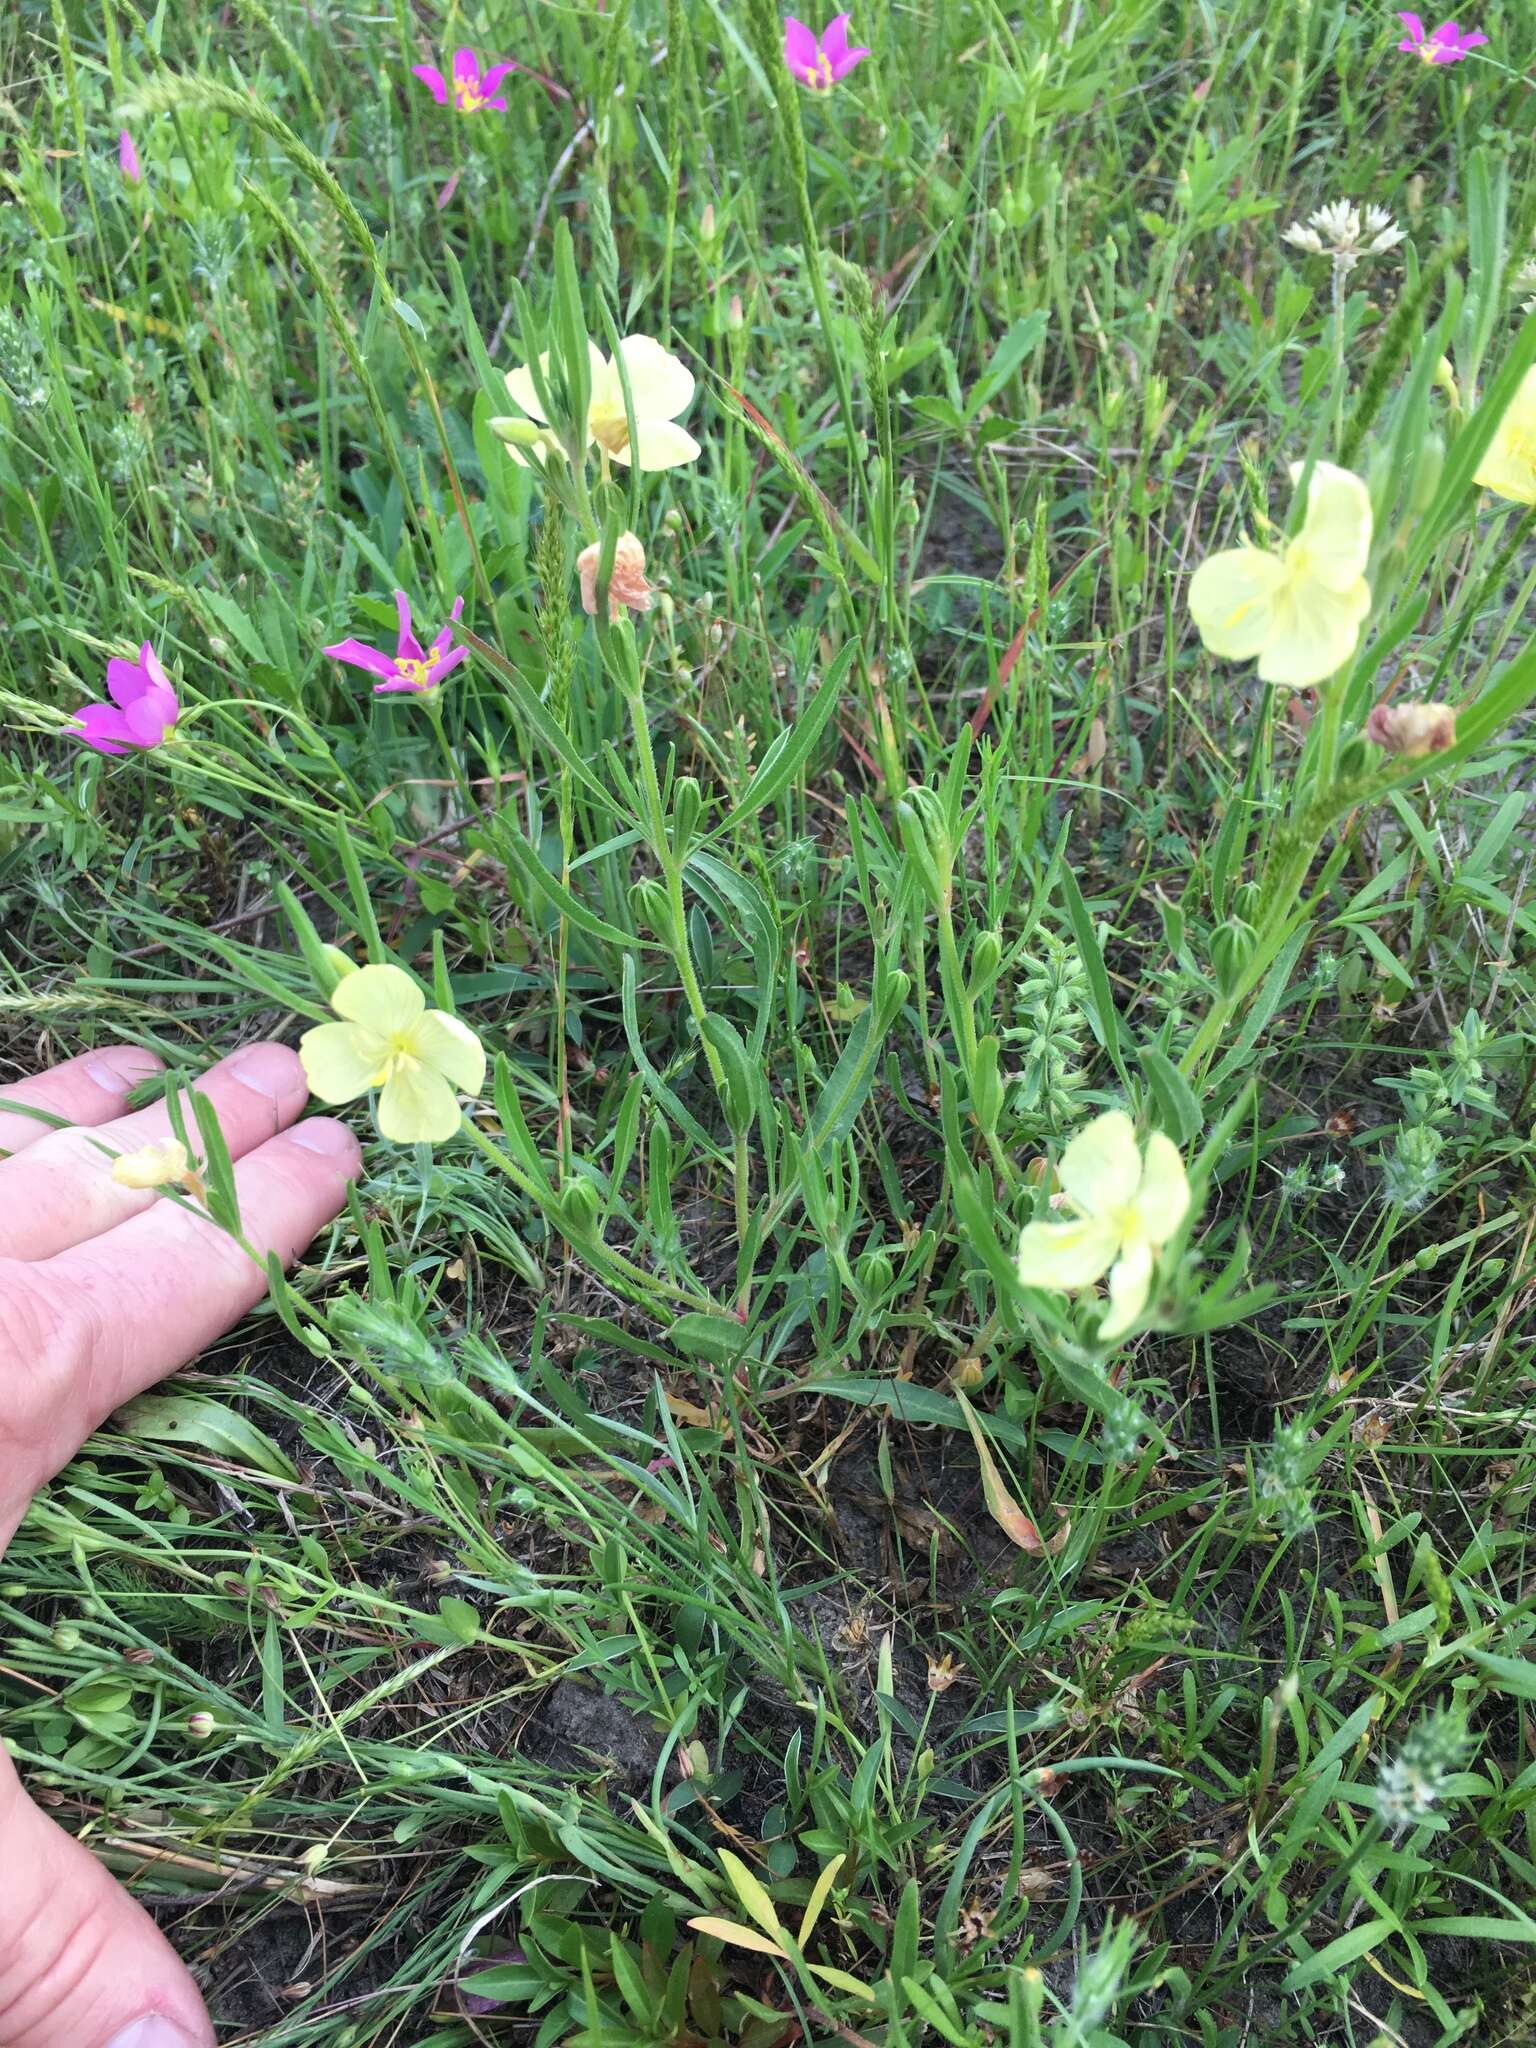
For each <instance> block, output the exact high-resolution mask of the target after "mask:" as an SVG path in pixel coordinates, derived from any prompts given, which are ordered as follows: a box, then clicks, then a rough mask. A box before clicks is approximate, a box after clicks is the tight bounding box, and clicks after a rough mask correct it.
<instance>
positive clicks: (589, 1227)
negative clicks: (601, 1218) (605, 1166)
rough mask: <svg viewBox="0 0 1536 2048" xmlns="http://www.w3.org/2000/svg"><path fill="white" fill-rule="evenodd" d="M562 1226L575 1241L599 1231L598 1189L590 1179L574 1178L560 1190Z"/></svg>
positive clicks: (577, 1241) (578, 1241)
mask: <svg viewBox="0 0 1536 2048" xmlns="http://www.w3.org/2000/svg"><path fill="white" fill-rule="evenodd" d="M559 1209H560V1228H561V1230H562V1231H563V1232H564V1233H565V1235H566V1236H567V1237H568V1238H570V1239H571V1240H572V1241H573V1242H574V1243H578V1244H579V1243H580V1242H582V1240H584V1239H586V1238H589V1237H592V1236H594V1235H595V1234H596V1231H597V1190H596V1188H594V1187H593V1186H592V1183H591V1182H590V1181H585V1180H572V1181H567V1183H566V1185H565V1186H564V1187H563V1188H562V1189H561V1190H560V1196H559Z"/></svg>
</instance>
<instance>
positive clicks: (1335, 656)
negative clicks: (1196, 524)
mask: <svg viewBox="0 0 1536 2048" xmlns="http://www.w3.org/2000/svg"><path fill="white" fill-rule="evenodd" d="M1301 473H1302V465H1301V464H1300V463H1299V462H1293V463H1292V464H1291V481H1292V483H1295V482H1296V481H1297V480H1298V479H1299V477H1300V476H1301ZM1370 552H1371V498H1370V493H1369V492H1368V491H1367V489H1366V487H1365V485H1364V484H1363V483H1362V482H1361V480H1360V478H1359V477H1357V476H1356V475H1354V474H1353V472H1352V471H1350V470H1347V469H1340V468H1338V467H1337V465H1336V464H1334V463H1332V462H1318V463H1314V464H1313V466H1312V477H1311V481H1310V483H1309V484H1308V487H1307V510H1306V517H1305V518H1304V519H1303V521H1302V525H1301V531H1300V532H1299V533H1298V534H1296V536H1295V537H1294V539H1291V540H1288V541H1287V542H1286V543H1285V545H1284V546H1283V547H1282V548H1281V549H1280V550H1279V551H1278V552H1274V551H1272V550H1270V549H1268V548H1256V547H1248V546H1244V547H1240V548H1223V549H1222V550H1221V552H1220V553H1219V554H1215V555H1212V556H1210V557H1209V559H1208V560H1206V561H1204V562H1202V563H1201V564H1200V567H1199V568H1198V569H1197V570H1196V571H1195V573H1194V575H1193V577H1192V578H1191V579H1190V585H1189V610H1190V615H1191V617H1192V618H1193V619H1194V622H1195V624H1196V626H1197V627H1198V628H1199V631H1200V638H1201V639H1202V640H1203V641H1204V642H1205V644H1206V646H1207V647H1208V648H1209V649H1210V651H1211V653H1212V654H1215V655H1219V656H1220V657H1221V658H1222V660H1224V661H1253V660H1254V659H1255V658H1257V660H1258V664H1259V677H1260V680H1261V681H1263V682H1266V683H1279V684H1282V685H1284V686H1286V687H1288V688H1290V689H1293V690H1302V689H1309V688H1310V687H1311V686H1312V684H1314V683H1321V682H1325V681H1326V680H1327V679H1328V677H1329V676H1331V675H1333V674H1334V673H1335V672H1336V671H1337V670H1339V669H1341V668H1342V667H1343V666H1344V664H1345V662H1346V661H1348V660H1349V658H1350V656H1351V655H1352V654H1353V653H1354V651H1355V647H1356V644H1357V643H1358V641H1359V638H1360V628H1361V626H1362V625H1364V623H1365V620H1366V616H1367V614H1368V613H1369V611H1370V609H1371V589H1370V585H1369V584H1368V583H1367V582H1366V580H1365V565H1366V561H1367V559H1368V558H1369V556H1370Z"/></svg>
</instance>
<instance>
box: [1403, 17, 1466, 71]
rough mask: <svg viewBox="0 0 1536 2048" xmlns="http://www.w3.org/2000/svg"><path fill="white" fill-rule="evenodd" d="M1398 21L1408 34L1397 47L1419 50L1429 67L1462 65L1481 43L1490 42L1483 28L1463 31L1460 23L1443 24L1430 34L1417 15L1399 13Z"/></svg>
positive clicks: (1444, 22)
mask: <svg viewBox="0 0 1536 2048" xmlns="http://www.w3.org/2000/svg"><path fill="white" fill-rule="evenodd" d="M1397 18H1398V20H1399V21H1400V22H1401V23H1402V24H1403V27H1404V28H1405V29H1407V31H1408V33H1407V35H1405V36H1404V37H1403V40H1402V41H1401V42H1400V43H1399V44H1398V46H1397V47H1398V48H1399V49H1400V50H1417V51H1418V53H1419V56H1420V58H1421V59H1422V61H1423V62H1424V63H1426V64H1459V63H1460V62H1461V60H1462V58H1463V57H1470V56H1471V54H1472V52H1473V51H1474V50H1475V49H1477V47H1478V46H1479V44H1481V43H1486V42H1487V40H1488V38H1487V37H1486V36H1485V35H1484V34H1483V32H1482V30H1481V29H1475V28H1474V29H1463V28H1462V26H1461V23H1460V22H1459V21H1442V22H1441V24H1440V26H1439V27H1438V28H1437V29H1436V30H1435V32H1434V34H1433V35H1429V34H1426V33H1425V29H1424V23H1423V21H1422V19H1421V18H1420V16H1418V15H1417V14H1399V15H1398V17H1397Z"/></svg>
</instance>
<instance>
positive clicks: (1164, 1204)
mask: <svg viewBox="0 0 1536 2048" xmlns="http://www.w3.org/2000/svg"><path fill="white" fill-rule="evenodd" d="M1188 1213H1189V1178H1188V1176H1187V1175H1186V1173H1185V1171H1184V1161H1183V1160H1182V1159H1181V1158H1180V1157H1179V1148H1178V1146H1177V1145H1175V1144H1174V1142H1173V1140H1172V1139H1171V1138H1169V1137H1166V1136H1165V1135H1164V1134H1163V1132H1161V1131H1154V1132H1153V1133H1152V1135H1151V1137H1150V1138H1148V1140H1147V1156H1146V1160H1145V1162H1144V1163H1143V1166H1142V1169H1141V1185H1140V1187H1138V1188H1137V1190H1136V1195H1135V1199H1134V1200H1133V1201H1132V1203H1131V1214H1132V1215H1133V1216H1134V1218H1135V1220H1136V1224H1137V1228H1138V1230H1139V1231H1140V1233H1141V1235H1142V1236H1144V1237H1145V1238H1146V1240H1147V1242H1148V1244H1151V1245H1164V1244H1166V1243H1167V1242H1168V1240H1169V1238H1170V1237H1172V1236H1173V1234H1174V1232H1175V1231H1176V1230H1177V1229H1178V1227H1179V1225H1180V1224H1181V1223H1182V1222H1183V1221H1184V1218H1185V1217H1186V1216H1187V1215H1188Z"/></svg>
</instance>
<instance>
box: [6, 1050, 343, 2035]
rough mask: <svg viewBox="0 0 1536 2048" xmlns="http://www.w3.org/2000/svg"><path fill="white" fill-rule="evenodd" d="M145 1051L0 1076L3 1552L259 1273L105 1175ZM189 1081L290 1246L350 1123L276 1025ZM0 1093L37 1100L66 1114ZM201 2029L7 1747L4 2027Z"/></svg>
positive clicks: (180, 1978) (133, 1145) (260, 1233)
mask: <svg viewBox="0 0 1536 2048" xmlns="http://www.w3.org/2000/svg"><path fill="white" fill-rule="evenodd" d="M159 1067H160V1062H159V1061H158V1060H157V1059H155V1058H154V1056H153V1055H152V1054H150V1053H146V1052H141V1051H138V1050H137V1049H136V1048H134V1047H132V1046H114V1047H110V1048H108V1049H107V1050H106V1051H104V1052H100V1053H87V1054H84V1055H82V1056H81V1057H80V1058H79V1059H73V1060H68V1061H66V1062H65V1063H64V1065H63V1066H59V1067H54V1068H53V1069H51V1071H50V1072H48V1073H46V1074H39V1075H38V1076H36V1077H35V1078H34V1079H31V1080H27V1081H22V1082H19V1083H16V1084H14V1085H10V1086H7V1085H6V1084H5V1083H4V1082H0V1552H3V1550H4V1548H5V1545H6V1544H7V1543H8V1542H9V1540H10V1538H11V1537H12V1536H13V1535H14V1534H15V1531H16V1525H17V1523H18V1522H19V1521H20V1520H21V1517H22V1515H23V1514H24V1513H25V1511H26V1507H27V1502H28V1501H29V1500H30V1498H31V1496H32V1495H33V1493H35V1492H36V1490H37V1488H38V1487H39V1486H41V1485H42V1484H43V1483H44V1481H45V1480H47V1479H50V1478H51V1477H52V1476H53V1474H54V1473H55V1472H57V1471H58V1470H59V1469H60V1467H61V1466H63V1465H65V1464H67V1463H68V1461H69V1459H70V1458H72V1457H73V1456H74V1454H75V1452H76V1451H77V1450H78V1449H79V1448H80V1446H81V1444H82V1443H83V1442H84V1441H85V1439H86V1438H87V1437H88V1436H89V1435H90V1433H91V1431H92V1430H93V1429H95V1428H96V1427H97V1425H98V1424H99V1423H101V1422H103V1421H104V1420H105V1419H106V1417H107V1416H108V1415H110V1414H111V1413H112V1411H113V1409H114V1408H117V1407H120V1406H121V1405H122V1403H123V1402H124V1401H127V1400H130V1399H131V1398H132V1396H133V1395H135V1394H138V1393H142V1392H143V1390H144V1389H145V1388H146V1387H148V1386H152V1385H153V1384H154V1382H155V1381H156V1380H158V1379H160V1378H162V1377H163V1376H164V1375H165V1374H166V1373H168V1372H173V1371H174V1370H175V1369H176V1367H177V1366H178V1365H183V1364H185V1363H186V1361H187V1360H188V1359H189V1358H193V1357H195V1356H196V1355H197V1353H198V1352H199V1351H201V1350H202V1349H203V1348H204V1347H205V1346H206V1345H208V1344H211V1343H212V1342H213V1341H214V1340H215V1339H216V1338H218V1337H220V1336H222V1335H223V1334H224V1332H225V1331H226V1330H228V1329H229V1328H231V1326H232V1325H233V1324H234V1323H236V1322H238V1320H239V1319H240V1317H241V1316H242V1315H244V1314H245V1312H246V1310H247V1309H249V1308H251V1307H253V1306H254V1305H255V1303H256V1302H257V1301H259V1300H260V1299H261V1297H262V1295H263V1294H264V1293H265V1291H266V1280H265V1276H264V1275H263V1273H262V1272H261V1271H260V1269H259V1268H258V1267H257V1266H255V1265H254V1264H253V1263H252V1261H251V1259H250V1258H249V1257H248V1256H247V1255H246V1253H245V1252H243V1251H242V1250H241V1249H240V1248H239V1246H238V1245H236V1244H235V1243H234V1241H233V1240H232V1239H231V1238H230V1237H228V1236H227V1235H226V1234H225V1233H224V1232H223V1231H221V1230H219V1229H218V1228H216V1227H215V1226H214V1225H213V1224H211V1223H209V1222H207V1221H205V1220H204V1219H203V1218H202V1217H200V1216H197V1215H195V1214H193V1213H191V1212H190V1211H189V1210H187V1209H186V1208H184V1207H182V1206H180V1205H179V1204H178V1203H176V1202H171V1201H165V1200H162V1199H161V1198H160V1197H158V1196H157V1195H155V1194H154V1193H152V1192H147V1191H140V1190H138V1189H133V1188H127V1187H121V1186H119V1185H118V1184H117V1183H116V1182H115V1181H114V1180H113V1179H112V1156H113V1155H115V1154H117V1153H121V1152H134V1151H137V1150H138V1149H139V1148H140V1147H141V1146H144V1145H148V1144H154V1143H157V1142H163V1141H164V1140H166V1139H168V1138H169V1137H170V1136H171V1135H172V1133H171V1125H170V1119H169V1117H168V1116H167V1114H166V1111H165V1107H164V1105H163V1104H160V1103H157V1104H155V1105H154V1106H152V1107H151V1108H149V1109H143V1110H139V1111H137V1112H135V1113H133V1114H125V1113H124V1108H125V1102H126V1098H127V1095H128V1092H129V1090H130V1089H131V1088H132V1087H133V1086H134V1085H135V1084H136V1083H137V1082H139V1081H142V1080H143V1079H145V1077H146V1076H148V1075H150V1074H152V1073H155V1072H157V1071H158V1070H159ZM198 1092H199V1093H200V1094H202V1095H205V1096H206V1097H207V1098H208V1100H209V1101H210V1102H211V1103H212V1104H213V1106H214V1108H215V1110H216V1111H217V1112H218V1117H219V1123H220V1126H221V1128H222V1129H223V1132H224V1136H225V1138H226V1140H227V1142H228V1145H229V1150H230V1154H231V1156H232V1157H233V1159H234V1160H235V1162H236V1163H235V1184H236V1186H237V1188H238V1189H239V1194H240V1214H241V1221H242V1224H243V1226H244V1230H245V1234H246V1237H247V1239H248V1241H249V1242H250V1244H251V1245H252V1246H253V1247H254V1248H255V1249H256V1250H257V1251H260V1252H263V1253H265V1252H268V1251H275V1252H277V1253H278V1255H279V1257H281V1258H282V1259H283V1261H284V1262H285V1263H286V1262H287V1261H288V1260H289V1259H291V1258H293V1257H294V1255H295V1254H296V1253H298V1252H299V1251H301V1250H302V1249H303V1248H304V1246H305V1245H307V1244H308V1243H309V1240H310V1239H311V1238H312V1237H313V1236H314V1234H315V1232H316V1231H317V1230H318V1229H319V1228H320V1227H321V1225H322V1224H323V1223H325V1222H327V1221H328V1220H329V1219H330V1218H331V1217H332V1216H334V1215H335V1214H336V1212H337V1210H338V1209H340V1207H341V1205H342V1203H343V1201H344V1200H345V1198H346V1189H347V1183H348V1182H349V1181H350V1180H351V1179H353V1178H354V1176H355V1175H356V1173H357V1170H358V1164H359V1156H358V1148H357V1141H356V1139H355V1138H354V1137H353V1136H352V1134H351V1132H350V1131H349V1130H348V1129H347V1128H346V1126H345V1125H344V1124H341V1123H337V1122H336V1121H335V1120H334V1119H332V1118H330V1117H311V1118H309V1119H307V1120H306V1121H305V1122H304V1123H302V1124H296V1122H295V1120H296V1118H297V1117H298V1115H299V1113H300V1111H301V1110H302V1109H303V1107H304V1105H305V1102H306V1101H307V1100H308V1096H309V1089H308V1085H307V1083H306V1082H305V1079H304V1074H303V1070H302V1068H301V1067H300V1065H299V1062H298V1058H297V1056H296V1055H295V1054H294V1053H292V1052H290V1051H288V1049H287V1048H286V1047H284V1046H280V1045H266V1044H264V1045H253V1046H247V1047H245V1049H244V1050H243V1051H241V1052H237V1053H233V1054H231V1056H230V1057H229V1058H228V1059H225V1060H220V1061H219V1063H218V1065H217V1066H215V1067H211V1068H210V1069H209V1071H208V1072H207V1074H205V1075H204V1077H203V1079H202V1080H201V1081H200V1082H199V1083H198ZM8 1104H17V1105H26V1106H27V1107H28V1108H31V1109H41V1110H46V1111H48V1112H49V1113H50V1114H51V1115H53V1116H56V1117H63V1118H64V1119H65V1120H66V1123H67V1125H68V1128H64V1129H51V1128H50V1126H49V1125H48V1124H46V1123H44V1122H41V1121H39V1120H38V1119H37V1118H35V1117H29V1116H25V1115H22V1114H20V1113H18V1111H16V1110H14V1109H12V1110H8V1109H7V1105H8ZM188 1123H189V1125H190V1118H189V1119H188ZM290 1127H291V1128H290ZM103 1146H105V1148H106V1149H105V1150H103V1149H100V1148H101V1147H103ZM212 2042H213V2032H212V2029H211V2027H210V2026H209V2023H208V2017H207V2014H206V2013H205V2011H204V2009H203V2002H202V1999H201V1998H200V1997H199V1995H198V1992H197V1987H196V1986H195V1985H194V1983H193V1981H192V1979H191V1977H190V1975H189V1974H188V1973H187V1971H186V1969H185V1968H184V1967H183V1966H182V1964H181V1963H180V1962H179V1961H178V1959H177V1957H176V1956H175V1955H174V1953H173V1952H172V1950H171V1947H170V1944H169V1943H168V1942H167V1941H166V1940H165V1937H164V1936H163V1935H162V1934H161V1933H160V1931H159V1929H158V1928H157V1927H156V1926H155V1925H154V1922H153V1921H152V1920H151V1919H150V1917H149V1915H148V1914H147V1913H145V1912H144V1910H143V1909H142V1908H141V1907H140V1906H138V1905H136V1904H135V1903H134V1901H133V1900H132V1899H131V1898H130V1897H129V1896H128V1894H127V1893H126V1892H125V1891H123V1890H122V1889H121V1888H120V1887H119V1886H118V1885H117V1884H116V1883H115V1882H114V1880H113V1879H112V1878H111V1877H110V1876H109V1875H108V1874H107V1872H106V1871H105V1870H104V1869H103V1868H102V1866H101V1865H100V1864H99V1863H98V1862H97V1861H96V1859H95V1858H94V1857H93V1856H91V1855H90V1854H89V1853H88V1852H87V1851H86V1850H85V1849H83V1848H82V1847H81V1846H80V1845H79V1843H77V1842H75V1841H73V1840H72V1839H71V1838H70V1837H69V1836H68V1835H67V1834H65V1833H64V1831H63V1830H62V1829H61V1828H59V1827H56V1826H55V1825H54V1823H53V1822H52V1821H51V1820H48V1819H47V1818H46V1817H45V1816H44V1815H43V1814H42V1813H40V1812H39V1811H38V1809H37V1808H36V1807H35V1806H33V1804H32V1802H31V1801H30V1800H29V1799H28V1798H27V1796H26V1794H25V1792H24V1791H23V1790H22V1788H21V1784H20V1782H19V1780H18V1779H17V1776H16V1773H15V1771H14V1769H13V1768H12V1766H11V1763H10V1760H9V1758H8V1757H7V1756H6V1754H5V1751H4V1749H3V1748H0V2048H211V2044H212Z"/></svg>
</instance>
